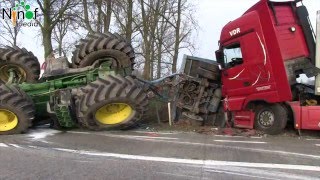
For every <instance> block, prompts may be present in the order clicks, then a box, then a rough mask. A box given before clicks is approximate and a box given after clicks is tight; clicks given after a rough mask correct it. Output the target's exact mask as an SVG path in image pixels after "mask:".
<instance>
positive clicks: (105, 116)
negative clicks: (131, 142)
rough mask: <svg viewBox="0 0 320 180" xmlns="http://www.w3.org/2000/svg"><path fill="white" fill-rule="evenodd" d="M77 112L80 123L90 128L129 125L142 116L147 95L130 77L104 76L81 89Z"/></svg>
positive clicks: (146, 102) (123, 127)
mask: <svg viewBox="0 0 320 180" xmlns="http://www.w3.org/2000/svg"><path fill="white" fill-rule="evenodd" d="M82 91H83V93H84V95H82V96H81V97H80V99H78V101H77V103H76V105H77V116H78V121H79V123H80V125H82V126H83V127H85V128H88V129H91V130H105V129H110V128H117V129H127V128H130V127H133V126H134V125H135V124H136V123H137V122H138V121H139V120H141V118H142V117H143V115H144V113H145V111H146V108H147V105H148V99H147V95H146V93H145V91H144V90H143V89H142V88H140V87H139V86H138V84H137V82H136V81H135V80H133V79H132V78H131V77H126V78H124V77H122V76H120V75H117V76H111V75H110V76H108V77H107V78H106V79H98V80H96V81H94V82H92V83H90V84H89V85H87V86H86V87H84V88H83V89H82Z"/></svg>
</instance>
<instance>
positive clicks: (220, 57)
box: [216, 50, 224, 68]
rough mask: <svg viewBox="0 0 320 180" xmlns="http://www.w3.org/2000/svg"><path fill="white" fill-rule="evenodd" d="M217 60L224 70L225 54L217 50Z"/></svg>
mask: <svg viewBox="0 0 320 180" xmlns="http://www.w3.org/2000/svg"><path fill="white" fill-rule="evenodd" d="M216 59H217V62H218V63H219V64H220V66H221V67H222V68H224V54H223V51H221V50H217V51H216Z"/></svg>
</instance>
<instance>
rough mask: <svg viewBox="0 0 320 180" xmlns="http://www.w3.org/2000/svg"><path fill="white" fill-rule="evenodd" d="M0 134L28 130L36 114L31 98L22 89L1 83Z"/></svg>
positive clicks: (18, 132)
mask: <svg viewBox="0 0 320 180" xmlns="http://www.w3.org/2000/svg"><path fill="white" fill-rule="evenodd" d="M0 99H1V101H0V135H10V134H21V133H25V132H27V131H28V128H29V127H31V125H32V121H33V119H34V116H35V108H34V104H33V102H32V100H31V98H30V97H29V96H28V95H27V94H26V93H25V92H23V91H22V90H21V89H19V88H17V87H13V86H10V87H8V86H6V85H4V84H2V85H0Z"/></svg>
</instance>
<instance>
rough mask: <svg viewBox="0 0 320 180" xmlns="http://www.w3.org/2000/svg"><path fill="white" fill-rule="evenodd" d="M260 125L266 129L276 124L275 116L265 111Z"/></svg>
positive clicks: (261, 115)
mask: <svg viewBox="0 0 320 180" xmlns="http://www.w3.org/2000/svg"><path fill="white" fill-rule="evenodd" d="M259 123H260V124H261V125H262V126H265V127H270V126H272V125H273V123H274V114H273V113H272V112H270V111H263V112H262V113H261V114H260V115H259Z"/></svg>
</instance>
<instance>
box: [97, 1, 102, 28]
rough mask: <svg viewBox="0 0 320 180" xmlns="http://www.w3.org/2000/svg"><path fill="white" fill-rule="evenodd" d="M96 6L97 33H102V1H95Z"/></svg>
mask: <svg viewBox="0 0 320 180" xmlns="http://www.w3.org/2000/svg"><path fill="white" fill-rule="evenodd" d="M96 5H97V6H98V24H97V31H98V32H102V27H101V25H102V7H101V6H102V0H97V2H96Z"/></svg>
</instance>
